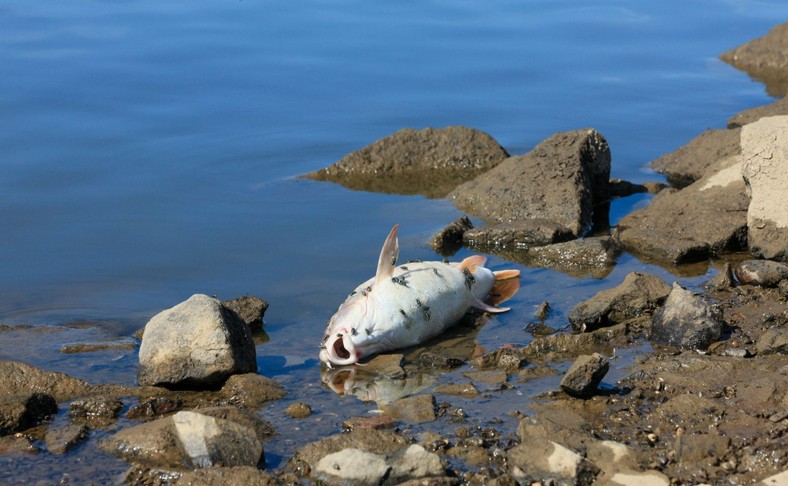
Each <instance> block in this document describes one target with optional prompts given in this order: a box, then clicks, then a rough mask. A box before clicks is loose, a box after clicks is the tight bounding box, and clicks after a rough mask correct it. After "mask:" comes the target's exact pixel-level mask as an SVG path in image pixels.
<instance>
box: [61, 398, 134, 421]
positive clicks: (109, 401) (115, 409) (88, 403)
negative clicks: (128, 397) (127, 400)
mask: <svg viewBox="0 0 788 486" xmlns="http://www.w3.org/2000/svg"><path fill="white" fill-rule="evenodd" d="M122 409H123V402H121V401H120V400H118V399H117V398H114V397H108V396H95V397H88V398H82V399H79V400H74V401H73V402H71V406H70V408H69V410H68V414H69V415H70V416H71V417H74V418H83V419H93V418H108V419H112V418H117V417H118V415H120V411H121V410H122Z"/></svg>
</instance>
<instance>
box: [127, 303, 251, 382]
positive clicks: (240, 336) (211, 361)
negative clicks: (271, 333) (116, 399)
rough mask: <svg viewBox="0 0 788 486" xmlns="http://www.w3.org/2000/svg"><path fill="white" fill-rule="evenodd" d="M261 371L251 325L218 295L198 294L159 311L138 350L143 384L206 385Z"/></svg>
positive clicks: (139, 375)
mask: <svg viewBox="0 0 788 486" xmlns="http://www.w3.org/2000/svg"><path fill="white" fill-rule="evenodd" d="M255 371H257V359H256V354H255V347H254V342H253V341H252V335H251V332H250V331H249V327H248V326H247V325H246V324H245V323H244V322H243V321H241V320H240V319H239V318H238V317H237V315H236V314H235V313H234V312H229V311H227V309H225V308H224V306H222V304H221V302H219V300H218V299H216V298H213V297H209V296H207V295H202V294H196V295H193V296H192V297H190V298H189V299H188V300H186V301H185V302H182V303H180V304H178V305H176V306H175V307H173V308H171V309H167V310H165V311H162V312H160V313H159V314H157V315H155V316H154V317H153V318H152V319H151V320H150V321H149V322H148V324H147V325H146V326H145V332H144V334H143V335H142V344H141V345H140V352H139V369H138V370H137V381H138V382H139V384H140V385H143V386H144V385H164V386H177V387H191V388H205V387H215V386H217V385H221V384H223V383H224V382H225V381H226V380H227V378H228V377H229V376H230V375H233V374H240V373H253V372H255Z"/></svg>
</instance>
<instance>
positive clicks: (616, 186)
mask: <svg viewBox="0 0 788 486" xmlns="http://www.w3.org/2000/svg"><path fill="white" fill-rule="evenodd" d="M609 184H610V185H609V191H610V197H611V198H613V197H627V196H631V195H632V194H638V193H641V192H648V188H647V187H646V186H644V185H643V184H633V183H632V182H629V181H625V180H623V179H610V183H609Z"/></svg>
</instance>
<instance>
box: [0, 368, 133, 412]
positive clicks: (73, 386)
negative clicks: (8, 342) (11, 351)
mask: <svg viewBox="0 0 788 486" xmlns="http://www.w3.org/2000/svg"><path fill="white" fill-rule="evenodd" d="M31 390H32V391H36V392H42V393H48V394H51V395H52V396H53V397H55V400H56V401H57V402H63V401H66V400H70V399H72V398H74V397H78V396H84V395H88V394H90V393H102V392H105V393H112V392H114V393H119V392H121V391H124V390H125V391H126V392H128V389H124V388H123V387H120V386H115V385H91V384H90V383H88V382H86V381H84V380H80V379H78V378H73V377H71V376H68V375H66V374H64V373H58V372H56V371H45V370H41V369H39V368H36V367H34V366H30V365H28V364H25V363H19V362H16V361H0V397H2V396H12V395H20V394H22V395H24V394H28V393H30V391H31Z"/></svg>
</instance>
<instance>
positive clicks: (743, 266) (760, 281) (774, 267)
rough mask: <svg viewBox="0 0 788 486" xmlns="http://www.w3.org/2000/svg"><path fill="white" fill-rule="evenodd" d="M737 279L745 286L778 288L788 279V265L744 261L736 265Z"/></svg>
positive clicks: (763, 261) (762, 261)
mask: <svg viewBox="0 0 788 486" xmlns="http://www.w3.org/2000/svg"><path fill="white" fill-rule="evenodd" d="M734 273H735V274H736V278H737V279H738V280H739V282H741V283H742V284H745V285H758V286H760V287H777V286H778V285H779V284H780V282H781V281H782V280H785V279H788V265H786V264H784V263H780V262H773V261H771V260H744V261H743V262H740V263H739V264H738V265H736V269H735V270H734Z"/></svg>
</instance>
